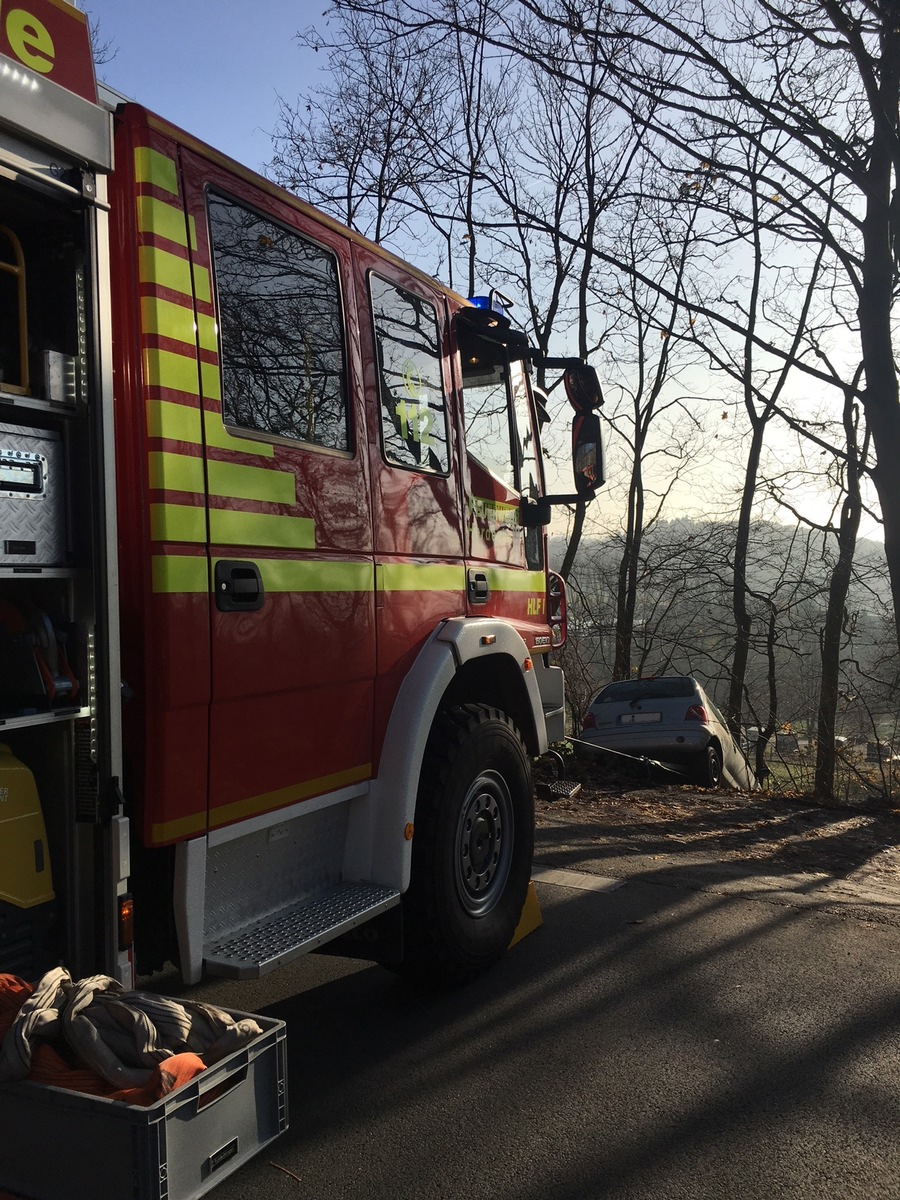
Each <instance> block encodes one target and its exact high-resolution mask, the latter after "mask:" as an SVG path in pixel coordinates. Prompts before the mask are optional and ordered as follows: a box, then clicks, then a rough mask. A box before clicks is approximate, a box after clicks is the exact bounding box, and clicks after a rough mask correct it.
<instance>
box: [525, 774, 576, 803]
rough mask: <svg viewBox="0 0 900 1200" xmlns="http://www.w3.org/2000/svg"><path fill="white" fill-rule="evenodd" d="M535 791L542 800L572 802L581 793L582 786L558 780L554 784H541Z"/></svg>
mask: <svg viewBox="0 0 900 1200" xmlns="http://www.w3.org/2000/svg"><path fill="white" fill-rule="evenodd" d="M535 791H536V792H537V794H538V795H539V796H540V798H541V799H542V800H571V799H572V797H573V796H577V795H578V793H579V792H580V791H581V784H580V783H571V782H569V781H567V780H565V779H557V780H555V781H554V782H553V783H539V784H538V785H537V787H536V788H535Z"/></svg>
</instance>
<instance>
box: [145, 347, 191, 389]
mask: <svg viewBox="0 0 900 1200" xmlns="http://www.w3.org/2000/svg"><path fill="white" fill-rule="evenodd" d="M144 365H145V368H146V372H147V382H148V383H149V384H150V386H151V387H164V388H171V389H172V391H173V392H187V393H188V394H189V395H191V396H196V395H197V360H196V358H189V357H187V356H186V355H184V354H173V353H172V351H171V350H153V349H147V350H145V351H144Z"/></svg>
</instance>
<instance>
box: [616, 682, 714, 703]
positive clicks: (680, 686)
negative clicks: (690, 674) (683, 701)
mask: <svg viewBox="0 0 900 1200" xmlns="http://www.w3.org/2000/svg"><path fill="white" fill-rule="evenodd" d="M696 691H697V685H696V684H695V683H694V681H693V679H690V678H677V679H676V678H670V679H623V680H622V682H621V683H608V684H607V685H606V687H605V688H604V689H603V691H602V692H600V693H599V694H598V696H597V698H596V700H594V703H595V704H622V703H623V702H624V703H626V704H627V703H628V702H629V701H630V700H651V699H660V700H669V699H675V698H677V697H679V696H693V695H695V694H696Z"/></svg>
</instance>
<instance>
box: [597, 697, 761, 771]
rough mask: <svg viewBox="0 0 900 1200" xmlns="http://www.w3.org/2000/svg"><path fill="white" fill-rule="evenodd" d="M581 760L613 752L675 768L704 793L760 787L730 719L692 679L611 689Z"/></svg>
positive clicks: (601, 703) (599, 707)
mask: <svg viewBox="0 0 900 1200" xmlns="http://www.w3.org/2000/svg"><path fill="white" fill-rule="evenodd" d="M579 740H580V746H579V750H580V751H581V753H582V754H584V753H587V754H588V755H590V754H591V753H592V752H602V751H611V752H614V753H618V754H625V755H629V756H633V757H636V758H649V759H654V760H657V761H659V762H662V763H667V764H671V765H672V766H674V767H675V768H677V769H678V770H680V771H682V772H683V773H684V774H685V775H687V776H689V777H690V778H691V779H693V780H694V781H695V782H696V783H699V784H701V785H702V786H703V787H718V786H719V784H721V783H725V784H728V785H730V786H731V787H736V788H741V789H743V790H745V791H752V790H753V789H754V788H756V787H757V786H758V784H757V780H756V775H755V774H754V772H753V768H752V767H751V766H750V763H749V761H748V760H747V757H746V755H745V754H744V752H743V750H742V749H741V748H740V746H739V745H738V743H737V742H736V741H735V739H734V738H733V737H732V736H731V733H730V731H729V729H728V726H727V724H726V723H725V718H724V717H723V716H722V714H721V713H720V712H719V710H718V709H717V708H716V706H715V705H714V704H713V702H712V701H711V700H710V698H709V697H708V696H707V694H706V692H705V691H704V690H703V688H702V687H701V686H700V684H699V683H698V682H697V680H696V679H694V678H693V677H692V676H690V675H661V676H657V677H655V678H650V679H623V680H621V681H619V682H617V683H608V684H607V685H606V687H605V688H603V689H602V690H601V691H599V692H598V693H597V695H596V696H595V697H594V699H593V700H592V701H591V704H590V707H589V708H588V710H587V713H586V714H585V717H584V728H583V729H582V731H581V735H580V739H579Z"/></svg>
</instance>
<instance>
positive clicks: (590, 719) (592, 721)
mask: <svg viewBox="0 0 900 1200" xmlns="http://www.w3.org/2000/svg"><path fill="white" fill-rule="evenodd" d="M581 728H582V729H596V728H597V718H596V717H595V716H594V714H593V713H592V712H591V711H590V709H588V711H587V712H586V713H585V714H584V723H583V724H582V726H581Z"/></svg>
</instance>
